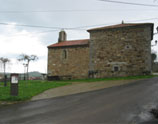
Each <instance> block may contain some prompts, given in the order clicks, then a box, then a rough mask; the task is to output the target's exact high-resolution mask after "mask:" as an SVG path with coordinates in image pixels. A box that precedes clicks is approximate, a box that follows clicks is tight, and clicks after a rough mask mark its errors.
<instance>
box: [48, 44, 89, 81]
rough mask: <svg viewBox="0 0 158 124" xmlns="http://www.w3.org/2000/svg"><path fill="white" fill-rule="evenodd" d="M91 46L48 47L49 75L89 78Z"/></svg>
mask: <svg viewBox="0 0 158 124" xmlns="http://www.w3.org/2000/svg"><path fill="white" fill-rule="evenodd" d="M88 64H89V46H88V45H87V46H73V47H61V48H49V49H48V76H60V77H62V78H67V77H71V78H73V79H80V78H88Z"/></svg>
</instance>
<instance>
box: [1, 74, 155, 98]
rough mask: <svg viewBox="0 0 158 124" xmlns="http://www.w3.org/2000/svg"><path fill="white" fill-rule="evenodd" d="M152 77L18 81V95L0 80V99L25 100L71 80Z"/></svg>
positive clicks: (69, 82)
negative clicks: (11, 93) (12, 93)
mask: <svg viewBox="0 0 158 124" xmlns="http://www.w3.org/2000/svg"><path fill="white" fill-rule="evenodd" d="M152 77H154V76H153V75H148V76H129V77H117V78H98V79H78V80H66V81H20V82H19V95H18V96H10V85H9V83H8V86H7V87H4V86H3V83H2V82H0V101H25V100H28V99H31V97H33V96H35V95H37V94H39V93H42V92H43V91H45V90H47V89H50V88H55V87H60V86H64V85H69V84H72V83H73V82H74V83H75V82H81V83H85V82H86V83H90V82H99V81H110V80H130V79H145V78H152Z"/></svg>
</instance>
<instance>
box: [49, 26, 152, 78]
mask: <svg viewBox="0 0 158 124" xmlns="http://www.w3.org/2000/svg"><path fill="white" fill-rule="evenodd" d="M88 32H89V33H90V40H89V42H88V40H76V41H73V42H72V41H64V42H61V43H57V44H53V45H50V46H48V75H49V76H59V77H62V78H64V77H72V78H74V79H79V78H88V77H93V78H103V77H120V76H132V75H143V74H150V72H151V40H152V36H153V24H152V23H144V24H141V23H140V24H120V25H115V26H108V27H102V28H96V29H91V30H88Z"/></svg>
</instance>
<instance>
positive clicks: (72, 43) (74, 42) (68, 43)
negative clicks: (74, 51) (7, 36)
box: [48, 39, 89, 48]
mask: <svg viewBox="0 0 158 124" xmlns="http://www.w3.org/2000/svg"><path fill="white" fill-rule="evenodd" d="M88 43H89V39H84V40H70V41H63V42H60V43H55V44H52V45H50V46H48V48H54V47H65V46H80V45H88Z"/></svg>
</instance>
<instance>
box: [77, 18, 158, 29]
mask: <svg viewBox="0 0 158 124" xmlns="http://www.w3.org/2000/svg"><path fill="white" fill-rule="evenodd" d="M157 19H158V18H147V19H141V20H127V21H126V20H124V21H125V22H128V23H132V22H140V21H148V20H157ZM118 23H120V22H112V23H106V24H105V23H104V24H97V25H86V26H80V27H75V28H77V29H83V28H90V27H97V26H106V25H112V24H118ZM85 30H86V29H85Z"/></svg>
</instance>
